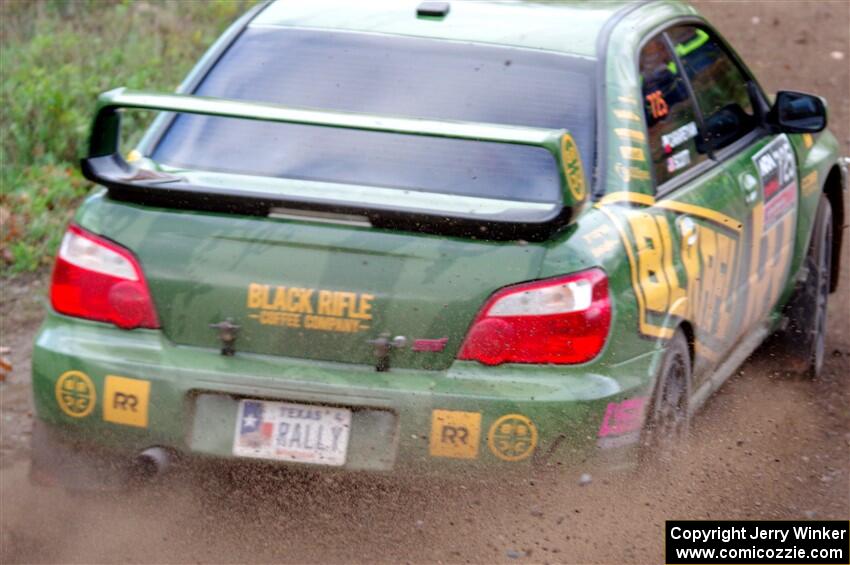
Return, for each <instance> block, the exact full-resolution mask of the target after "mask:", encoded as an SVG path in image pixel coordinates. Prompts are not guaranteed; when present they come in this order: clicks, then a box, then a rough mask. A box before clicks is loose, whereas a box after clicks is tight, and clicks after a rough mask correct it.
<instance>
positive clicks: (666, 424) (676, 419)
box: [640, 328, 691, 464]
mask: <svg viewBox="0 0 850 565" xmlns="http://www.w3.org/2000/svg"><path fill="white" fill-rule="evenodd" d="M690 396H691V352H690V348H689V347H688V340H687V338H686V337H685V334H684V332H682V330H681V328H680V329H677V330H676V333H675V334H674V335H673V338H672V339H671V340H670V342H669V343H668V344H667V348H666V349H665V351H664V357H663V359H662V362H661V370H660V371H659V374H658V379H657V381H656V385H655V392H654V393H653V395H652V401H651V402H650V405H649V412H648V413H647V416H646V423H645V424H644V429H643V432H642V434H641V453H640V459H641V462H642V463H662V464H665V463H670V462H672V461H673V460H675V459H676V458H677V457H678V456H679V455H680V454H681V453H682V452H683V451H684V449H685V447H686V446H687V440H688V433H689V431H690V411H689V404H690Z"/></svg>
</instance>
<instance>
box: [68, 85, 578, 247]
mask: <svg viewBox="0 0 850 565" xmlns="http://www.w3.org/2000/svg"><path fill="white" fill-rule="evenodd" d="M122 108H135V109H143V110H160V111H166V112H178V113H189V114H204V115H211V116H220V117H227V118H242V119H249V120H261V121H268V122H282V123H290V124H302V125H313V126H321V127H332V128H344V129H357V130H367V131H376V132H386V133H396V134H406V135H417V136H426V137H438V138H451V139H464V140H474V141H486V142H495V143H507V144H514V145H530V146H536V147H542V148H545V149H546V150H548V151H549V152H550V153H551V154H552V156H553V158H554V159H555V160H556V162H557V163H558V169H559V171H560V176H561V185H562V195H563V196H562V202H561V203H559V204H552V205H550V204H539V203H523V202H515V201H507V200H491V199H488V198H470V197H462V196H453V195H440V194H434V193H428V194H427V198H423V199H419V201H420V204H419V205H413V206H408V207H404V206H406V205H402V206H401V207H400V206H399V205H398V204H397V203H394V204H393V205H391V206H390V205H380V204H376V203H374V202H372V203H363V202H356V201H347V200H345V199H344V195H343V194H339V195H337V197H334V196H331V197H329V198H328V197H326V196H324V195H323V196H321V197H317V196H316V194H315V193H313V194H311V195H309V196H306V197H305V196H304V195H303V194H287V193H286V192H285V191H282V192H268V191H263V192H256V191H251V190H246V189H244V188H240V187H239V186H238V184H240V183H238V182H234V186H233V187H223V186H221V185H220V184H219V183H216V186H203V184H204V183H203V182H198V181H194V182H193V181H192V180H191V177H192V176H193V175H192V174H191V173H189V172H186V173H185V174H182V176H181V173H178V174H168V173H163V172H159V171H152V170H148V169H142V168H138V167H135V166H133V165H131V164H130V163H128V162H127V161H126V160H125V159H124V158H123V157H122V156H121V154H120V113H119V110H120V109H122ZM81 166H82V172H83V175H84V176H85V177H86V178H87V179H89V180H90V181H92V182H95V183H97V184H100V185H103V186H105V187H106V188H107V189H108V190H109V193H110V196H111V197H113V198H116V199H120V200H125V201H131V202H138V203H142V204H148V205H156V206H164V207H171V208H175V207H177V208H188V209H195V210H207V211H223V212H230V213H242V214H252V215H268V214H269V213H271V212H273V211H274V210H279V209H284V210H289V211H295V212H296V213H299V214H300V213H307V214H308V215H309V214H310V213H311V212H315V213H316V214H317V215H324V216H329V215H330V216H333V215H335V214H338V215H340V216H343V215H344V216H347V217H351V216H356V217H360V218H364V219H365V218H368V221H369V223H371V224H372V225H381V226H396V227H400V228H403V229H417V230H424V231H434V232H438V233H452V234H455V233H457V234H461V235H467V236H476V237H483V238H486V239H492V238H497V239H542V238H546V237H548V236H549V235H550V234H551V233H552V232H553V231H554V230H557V229H560V228H561V227H563V226H564V225H566V224H567V223H568V222H569V219H570V217H571V215H572V211H573V210H575V209H576V208H577V207H580V206H581V205H583V204H584V202H585V200H586V198H587V190H586V187H585V177H584V171H583V168H582V164H581V159H580V157H579V154H578V149H577V148H576V146H575V142H574V141H573V138H572V136H571V135H570V134H569V133H568V132H567V131H566V130H549V129H543V128H528V127H517V126H509V125H499V124H488V123H472V122H459V121H447V120H425V119H417V118H399V117H389V116H374V115H367V114H357V113H349V112H338V111H324V110H321V111H320V110H311V109H306V108H293V107H286V106H280V105H274V104H264V103H254V102H244V101H237V100H225V99H220V98H209V97H202V96H192V95H184V94H159V93H149V92H141V91H132V90H127V89H124V88H118V89H115V90H111V91H108V92H105V93H103V94H101V95H100V96H99V97H98V103H97V111H96V114H95V119H94V124H93V127H92V133H91V139H90V142H89V156H88V157H87V158H85V159H83V160H82V162H81ZM455 200H457V201H458V202H459V203H458V204H457V205H452V203H453V201H455ZM430 201H433V202H434V203H436V204H435V206H431V205H429V204H428V202H430ZM471 201H475V202H471ZM475 208H479V209H480V210H483V212H477V213H476V212H470V209H475ZM414 225H415V226H416V228H411V227H410V226H414Z"/></svg>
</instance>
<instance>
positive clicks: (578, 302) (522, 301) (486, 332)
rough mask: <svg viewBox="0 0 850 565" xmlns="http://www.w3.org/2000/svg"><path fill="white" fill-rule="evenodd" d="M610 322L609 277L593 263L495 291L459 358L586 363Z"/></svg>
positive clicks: (600, 344)
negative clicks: (579, 269) (569, 272)
mask: <svg viewBox="0 0 850 565" xmlns="http://www.w3.org/2000/svg"><path fill="white" fill-rule="evenodd" d="M610 325H611V300H610V298H609V296H608V277H606V276H605V273H604V272H603V271H602V270H601V269H591V270H589V271H584V272H581V273H575V274H572V275H568V276H565V277H558V278H555V279H547V280H542V281H535V282H531V283H525V284H520V285H516V286H510V287H507V288H503V289H502V290H499V291H498V292H496V293H495V294H494V295H493V296H492V297H490V299H489V300H488V301H487V303H486V304H485V305H484V307H483V308H482V309H481V311H480V312H479V313H478V316H477V317H476V318H475V321H474V322H473V323H472V327H471V328H470V330H469V333H468V334H467V336H466V339H465V340H464V342H463V345H462V346H461V349H460V353H459V354H458V359H464V360H470V361H479V362H481V363H484V364H485V365H498V364H500V363H557V364H570V363H584V362H586V361H590V360H591V359H593V358H594V357H596V356H597V355H598V354H599V352H600V351H601V350H602V347H603V346H604V345H605V340H606V338H607V337H608V329H609V327H610Z"/></svg>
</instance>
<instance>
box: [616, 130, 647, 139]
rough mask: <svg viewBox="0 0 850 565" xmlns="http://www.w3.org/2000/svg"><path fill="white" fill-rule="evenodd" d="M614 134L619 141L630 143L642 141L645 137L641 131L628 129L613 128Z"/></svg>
mask: <svg viewBox="0 0 850 565" xmlns="http://www.w3.org/2000/svg"><path fill="white" fill-rule="evenodd" d="M614 133H615V134H617V137H619V138H620V139H631V140H632V141H644V140H645V139H646V137H645V136H644V135H643V132H642V131H639V130H636V129H629V128H614Z"/></svg>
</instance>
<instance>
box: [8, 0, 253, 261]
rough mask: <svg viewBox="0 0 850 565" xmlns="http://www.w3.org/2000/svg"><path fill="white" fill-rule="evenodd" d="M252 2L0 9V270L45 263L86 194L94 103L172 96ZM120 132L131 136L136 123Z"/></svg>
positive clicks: (81, 3)
mask: <svg viewBox="0 0 850 565" xmlns="http://www.w3.org/2000/svg"><path fill="white" fill-rule="evenodd" d="M254 2H255V0H208V1H201V0H158V1H144V0H39V1H31V0H3V1H2V2H0V189H2V190H0V273H2V274H4V275H7V274H12V273H18V272H25V271H34V270H38V269H39V268H41V267H43V266H45V265H48V264H50V262H51V259H52V255H53V253H54V252H55V250H56V247H57V245H58V243H59V241H60V239H61V237H62V233H63V231H64V227H65V226H66V224H67V222H68V221H69V220H70V219H71V217H72V215H73V212H74V209H75V207H76V205H77V204H78V203H79V202H80V200H81V199H82V198H83V197H84V196H85V195H86V194H87V193H88V191H89V190H90V189H91V185H90V183H88V182H87V181H86V180H85V179H83V178H82V176H81V175H80V173H79V159H80V157H82V156H84V153H85V150H86V149H85V148H86V144H87V137H88V132H89V127H90V124H91V118H92V112H93V110H94V103H95V98H96V96H97V95H98V94H99V93H100V92H102V91H104V90H109V89H111V88H115V87H118V86H127V87H130V88H145V89H159V90H165V91H169V90H173V89H174V88H175V87H176V86H177V85H178V84H179V82H180V80H181V79H182V78H183V76H184V75H185V74H186V73H187V72H188V71H189V69H190V68H191V67H192V65H193V64H194V63H195V61H196V60H197V59H198V57H200V55H201V54H202V53H203V51H204V50H205V49H206V48H207V47H208V46H209V45H210V44H211V43H212V42H213V41H214V40H215V39H216V37H217V36H218V35H219V34H220V33H221V32H222V31H223V30H224V28H225V27H226V26H227V25H228V24H230V23H231V22H232V21H233V20H234V19H235V18H237V17H238V16H239V15H240V14H242V13H243V12H244V11H245V10H246V9H247V8H248V7H249V6H250V5H251V4H253V3H254ZM126 126H129V127H130V129H131V130H132V129H133V128H135V129H136V130H137V131H136V132H135V133H138V129H139V128H140V127H141V121H138V120H137V121H136V122H135V124H134V123H128V124H126ZM126 126H125V127H126ZM133 133H134V132H133V131H130V132H129V134H130V135H133Z"/></svg>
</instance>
